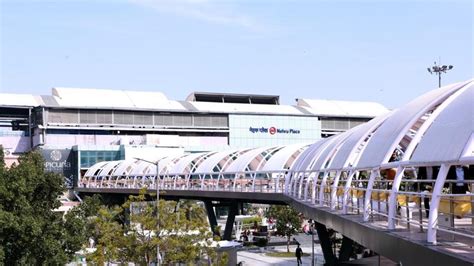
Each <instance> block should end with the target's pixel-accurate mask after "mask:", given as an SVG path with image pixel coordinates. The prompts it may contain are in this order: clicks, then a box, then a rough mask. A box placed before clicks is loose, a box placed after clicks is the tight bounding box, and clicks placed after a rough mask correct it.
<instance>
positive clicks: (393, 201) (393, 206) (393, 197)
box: [388, 166, 408, 229]
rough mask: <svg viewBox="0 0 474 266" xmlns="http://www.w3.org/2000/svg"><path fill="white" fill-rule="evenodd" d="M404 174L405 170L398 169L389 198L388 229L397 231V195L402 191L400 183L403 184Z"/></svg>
mask: <svg viewBox="0 0 474 266" xmlns="http://www.w3.org/2000/svg"><path fill="white" fill-rule="evenodd" d="M404 172H405V168H403V167H401V166H399V167H398V168H397V174H396V175H395V178H394V179H393V183H392V191H391V192H390V196H389V198H388V229H395V215H396V213H397V195H398V191H399V190H400V183H401V182H402V178H403V176H404ZM407 204H408V203H407ZM407 206H408V205H407Z"/></svg>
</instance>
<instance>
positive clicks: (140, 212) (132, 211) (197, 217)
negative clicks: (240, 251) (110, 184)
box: [87, 191, 225, 265]
mask: <svg viewBox="0 0 474 266" xmlns="http://www.w3.org/2000/svg"><path fill="white" fill-rule="evenodd" d="M145 200H146V197H145V191H142V192H141V193H140V195H138V196H130V198H129V200H128V201H127V202H126V203H125V204H123V205H122V206H120V207H118V206H116V207H114V208H108V207H104V206H103V207H101V208H100V210H99V214H98V215H97V216H96V217H95V218H94V219H93V220H91V224H92V227H93V228H94V229H93V230H92V231H93V232H95V234H94V236H93V237H94V239H95V241H96V243H97V246H96V247H97V250H96V251H95V252H94V253H93V254H90V255H89V256H88V258H87V259H88V261H91V262H92V263H94V264H98V265H99V264H100V265H103V264H104V263H106V262H110V261H119V262H123V263H125V262H134V263H136V264H138V265H149V264H150V263H152V262H155V261H156V257H157V246H159V248H160V253H161V254H162V263H163V264H165V265H166V264H172V263H178V262H180V263H186V264H192V263H195V262H197V261H198V260H199V259H200V258H203V257H205V256H207V257H208V258H209V259H210V260H211V261H212V263H213V265H214V264H215V265H219V264H222V263H224V264H225V259H224V260H223V259H222V258H219V256H217V254H216V251H215V248H214V247H211V244H212V233H211V232H210V230H209V225H208V223H207V218H206V215H205V210H204V209H203V208H202V207H201V206H199V205H197V204H196V203H194V202H191V201H183V202H175V201H164V200H160V202H159V223H158V219H157V208H156V204H155V202H146V201H145ZM127 212H129V221H128V222H125V221H124V220H123V217H126V216H127V215H126V213H127ZM158 227H159V230H157V229H158ZM157 232H158V234H157ZM163 255H164V256H163Z"/></svg>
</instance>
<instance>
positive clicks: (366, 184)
mask: <svg viewBox="0 0 474 266" xmlns="http://www.w3.org/2000/svg"><path fill="white" fill-rule="evenodd" d="M402 171H412V169H402ZM402 177H403V178H401V179H400V183H399V186H398V189H396V190H395V189H393V185H394V182H395V181H394V180H387V179H384V177H383V176H382V175H380V174H379V173H374V171H368V170H366V171H351V170H347V171H331V172H330V171H328V172H323V171H310V170H308V171H290V170H285V171H271V172H270V171H269V172H250V171H249V172H238V173H225V174H224V173H192V174H174V175H173V174H167V175H160V178H159V182H157V180H156V177H155V176H150V175H133V176H95V177H83V178H81V179H80V180H79V183H78V186H79V187H86V188H110V189H140V188H143V187H147V188H149V189H157V186H158V187H159V189H162V190H163V189H165V190H196V191H229V192H259V193H285V194H287V195H289V196H291V197H294V198H296V199H298V200H301V201H304V202H307V203H308V204H313V205H314V206H315V207H326V208H328V209H329V210H331V211H333V212H335V213H340V214H352V215H360V216H361V217H363V218H364V220H365V221H366V222H368V223H377V225H378V226H382V227H386V228H387V229H406V230H411V231H415V232H417V233H422V234H426V231H427V229H428V228H429V226H430V224H429V215H430V211H433V212H436V215H437V216H438V224H437V225H435V226H436V227H435V228H436V229H437V230H439V231H440V232H441V235H442V236H443V238H445V237H446V236H447V238H449V239H453V240H454V239H455V240H460V241H464V240H466V239H468V240H469V241H471V242H472V241H474V240H473V238H474V210H473V208H472V206H473V204H474V194H473V193H468V194H465V193H464V194H456V193H454V192H455V188H456V187H458V186H460V185H463V186H464V185H467V186H469V188H470V191H474V180H462V181H459V180H446V181H445V183H444V184H443V185H444V189H443V193H441V194H438V195H437V196H436V197H439V198H440V202H439V206H438V208H437V209H436V210H434V209H433V210H431V209H430V203H431V202H432V200H433V193H432V192H431V189H430V188H433V187H434V186H435V183H436V180H420V179H416V178H415V177H414V176H411V175H403V176H402ZM371 179H372V180H371ZM391 198H393V199H394V202H393V207H391V202H390V199H391ZM390 208H394V209H393V210H394V214H393V218H392V219H393V224H394V225H393V227H391V226H390V222H391V218H390Z"/></svg>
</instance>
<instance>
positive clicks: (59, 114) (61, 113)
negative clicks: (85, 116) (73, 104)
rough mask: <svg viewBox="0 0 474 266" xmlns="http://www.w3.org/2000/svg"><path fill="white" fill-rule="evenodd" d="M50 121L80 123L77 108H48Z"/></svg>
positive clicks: (48, 119)
mask: <svg viewBox="0 0 474 266" xmlns="http://www.w3.org/2000/svg"><path fill="white" fill-rule="evenodd" d="M46 114H47V121H48V123H62V124H79V115H78V111H77V110H48V111H47V113H46Z"/></svg>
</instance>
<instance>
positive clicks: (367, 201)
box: [364, 168, 379, 222]
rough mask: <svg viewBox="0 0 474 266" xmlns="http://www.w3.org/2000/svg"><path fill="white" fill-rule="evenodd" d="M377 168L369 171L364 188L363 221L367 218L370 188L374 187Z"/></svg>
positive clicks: (370, 197)
mask: <svg viewBox="0 0 474 266" xmlns="http://www.w3.org/2000/svg"><path fill="white" fill-rule="evenodd" d="M378 172H379V169H378V168H376V169H372V171H370V178H369V183H368V184H367V188H366V190H365V199H364V222H367V221H368V220H369V216H370V215H369V212H370V210H369V208H370V201H371V200H372V188H373V187H374V181H375V178H377V177H378V175H379V173H378Z"/></svg>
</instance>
